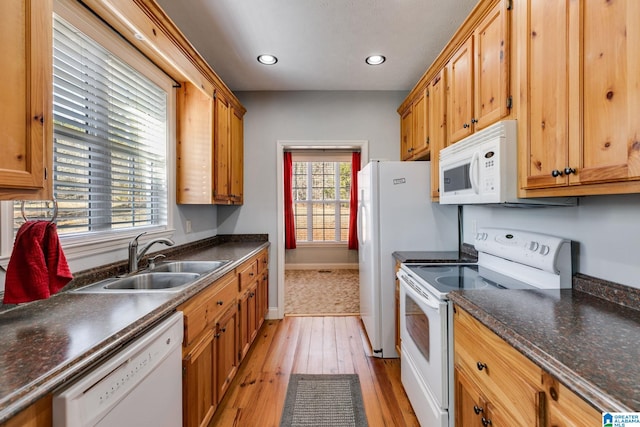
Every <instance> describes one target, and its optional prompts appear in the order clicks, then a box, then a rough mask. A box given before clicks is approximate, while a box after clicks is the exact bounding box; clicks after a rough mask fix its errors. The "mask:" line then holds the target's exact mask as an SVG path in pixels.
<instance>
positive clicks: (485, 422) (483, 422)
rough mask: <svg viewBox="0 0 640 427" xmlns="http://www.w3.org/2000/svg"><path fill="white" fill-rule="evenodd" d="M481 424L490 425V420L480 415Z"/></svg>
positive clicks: (485, 426)
mask: <svg viewBox="0 0 640 427" xmlns="http://www.w3.org/2000/svg"><path fill="white" fill-rule="evenodd" d="M482 425H483V426H484V427H487V426H490V425H491V420H490V419H488V418H485V417H482Z"/></svg>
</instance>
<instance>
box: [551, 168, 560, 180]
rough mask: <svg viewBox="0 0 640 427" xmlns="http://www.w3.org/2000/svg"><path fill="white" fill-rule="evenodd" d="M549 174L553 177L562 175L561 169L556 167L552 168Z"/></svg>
mask: <svg viewBox="0 0 640 427" xmlns="http://www.w3.org/2000/svg"><path fill="white" fill-rule="evenodd" d="M551 176H552V177H554V178H557V177H559V176H562V171H559V170H558V169H554V170H552V171H551Z"/></svg>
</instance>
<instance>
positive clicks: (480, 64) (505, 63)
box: [473, 1, 509, 130]
mask: <svg viewBox="0 0 640 427" xmlns="http://www.w3.org/2000/svg"><path fill="white" fill-rule="evenodd" d="M505 3H506V2H504V1H500V2H498V4H496V6H495V7H494V8H493V9H492V10H491V12H489V14H488V15H487V16H486V17H485V18H484V19H483V20H482V21H481V22H480V24H479V25H478V27H477V28H476V29H475V31H474V32H473V49H474V55H475V61H474V66H475V69H474V87H473V93H474V96H475V104H474V109H473V115H474V117H473V120H474V121H475V124H474V130H478V129H482V128H484V127H486V126H488V125H490V124H492V123H495V122H497V121H498V120H500V119H501V118H502V117H504V116H506V115H507V113H508V111H509V110H508V109H507V94H508V89H509V72H508V71H509V70H508V69H509V43H508V42H509V36H508V34H509V31H508V23H509V19H508V15H507V10H506V6H505Z"/></svg>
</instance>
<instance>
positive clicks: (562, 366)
mask: <svg viewBox="0 0 640 427" xmlns="http://www.w3.org/2000/svg"><path fill="white" fill-rule="evenodd" d="M574 282H575V279H574ZM575 287H576V285H575V283H574V289H573V290H572V289H567V290H562V291H526V290H469V291H456V292H452V293H450V294H449V296H450V299H451V301H453V302H454V303H455V304H457V305H459V306H460V307H462V308H463V309H464V310H466V311H468V312H469V313H470V314H471V315H472V316H474V317H475V318H476V319H478V320H479V321H480V322H482V323H483V324H484V325H486V326H487V327H488V328H489V329H491V330H492V331H493V332H495V333H496V334H497V335H499V336H500V337H501V338H502V339H504V340H505V341H506V342H508V343H509V344H510V345H512V346H513V347H515V348H516V349H517V350H519V351H520V352H521V353H523V354H524V355H525V356H527V357H528V358H529V359H531V360H532V361H533V362H534V363H536V364H537V365H538V366H540V367H541V368H542V369H544V370H545V371H547V372H548V373H550V374H551V375H553V376H554V377H556V378H557V379H558V381H560V382H561V383H563V384H564V385H565V386H567V387H568V388H569V389H571V390H573V391H574V392H575V393H576V394H577V395H579V396H581V397H582V398H583V399H584V400H586V401H587V402H589V403H590V404H591V405H592V406H593V407H595V408H596V409H597V410H600V411H620V412H632V411H640V311H639V310H637V308H638V307H634V308H632V307H629V306H625V305H621V304H617V303H615V302H612V301H608V300H606V299H604V298H600V297H597V296H594V295H592V294H590V293H586V292H581V291H578V290H576V289H575ZM635 291H637V290H632V289H630V292H631V293H637V292H635ZM454 333H455V332H454Z"/></svg>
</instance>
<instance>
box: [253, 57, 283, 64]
mask: <svg viewBox="0 0 640 427" xmlns="http://www.w3.org/2000/svg"><path fill="white" fill-rule="evenodd" d="M258 62H259V63H261V64H264V65H273V64H275V63H276V62H278V58H276V57H275V56H273V55H260V56H258Z"/></svg>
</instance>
